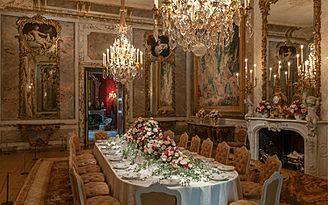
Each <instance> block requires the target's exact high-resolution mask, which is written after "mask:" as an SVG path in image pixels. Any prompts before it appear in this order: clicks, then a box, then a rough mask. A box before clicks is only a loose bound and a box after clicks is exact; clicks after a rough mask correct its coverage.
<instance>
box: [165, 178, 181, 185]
mask: <svg viewBox="0 0 328 205" xmlns="http://www.w3.org/2000/svg"><path fill="white" fill-rule="evenodd" d="M161 184H164V185H167V186H176V185H180V180H179V179H163V180H161Z"/></svg>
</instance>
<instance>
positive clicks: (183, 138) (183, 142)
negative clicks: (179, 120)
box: [178, 132, 189, 148]
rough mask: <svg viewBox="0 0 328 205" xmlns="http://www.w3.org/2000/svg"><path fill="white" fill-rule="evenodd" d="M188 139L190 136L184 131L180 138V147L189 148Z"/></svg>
mask: <svg viewBox="0 0 328 205" xmlns="http://www.w3.org/2000/svg"><path fill="white" fill-rule="evenodd" d="M188 140H189V136H188V134H187V133H186V132H184V133H183V134H182V135H181V136H180V139H179V142H178V147H182V148H187V146H188Z"/></svg>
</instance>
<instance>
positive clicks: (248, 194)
mask: <svg viewBox="0 0 328 205" xmlns="http://www.w3.org/2000/svg"><path fill="white" fill-rule="evenodd" d="M280 170H281V161H280V160H279V159H278V157H277V155H273V156H270V157H268V159H267V160H266V162H265V164H264V165H263V166H262V167H261V170H259V173H260V174H259V180H258V181H256V182H253V181H249V180H247V181H241V187H242V192H243V196H244V197H245V198H252V199H259V198H260V197H261V190H262V185H263V183H264V182H265V181H266V180H267V179H268V178H269V177H270V176H271V175H272V174H273V173H274V172H280Z"/></svg>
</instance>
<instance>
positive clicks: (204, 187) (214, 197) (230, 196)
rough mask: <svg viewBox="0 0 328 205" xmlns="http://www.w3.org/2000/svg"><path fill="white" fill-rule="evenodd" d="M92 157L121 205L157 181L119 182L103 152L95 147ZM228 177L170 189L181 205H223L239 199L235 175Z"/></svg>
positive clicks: (238, 184) (128, 204)
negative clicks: (138, 190)
mask: <svg viewBox="0 0 328 205" xmlns="http://www.w3.org/2000/svg"><path fill="white" fill-rule="evenodd" d="M94 155H95V157H96V159H97V160H98V163H99V165H100V166H101V168H102V171H103V172H104V174H105V176H106V179H107V182H108V184H109V185H110V189H111V194H112V196H113V197H115V198H117V199H118V200H119V201H120V202H121V204H122V205H134V204H135V192H136V190H137V189H138V188H140V187H148V186H150V185H151V184H152V183H154V182H157V181H158V180H159V179H158V177H148V178H147V179H146V180H126V179H122V177H121V176H120V175H119V173H118V171H117V170H115V169H114V168H113V162H111V161H108V160H107V158H106V156H105V155H104V153H103V152H102V151H101V149H100V148H99V146H98V145H97V144H96V145H95V147H94ZM227 173H229V175H230V177H229V180H226V181H208V182H203V181H199V182H192V183H191V184H190V186H172V187H169V188H170V189H177V190H178V191H179V192H180V193H181V198H182V204H183V205H226V204H228V203H230V202H233V201H236V200H238V199H240V198H241V195H242V193H241V188H240V182H239V177H238V173H237V172H236V171H232V172H227Z"/></svg>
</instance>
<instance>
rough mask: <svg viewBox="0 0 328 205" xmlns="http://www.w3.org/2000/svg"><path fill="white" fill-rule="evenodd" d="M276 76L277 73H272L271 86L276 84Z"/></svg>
mask: <svg viewBox="0 0 328 205" xmlns="http://www.w3.org/2000/svg"><path fill="white" fill-rule="evenodd" d="M276 78H277V75H276V74H274V75H273V86H276Z"/></svg>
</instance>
